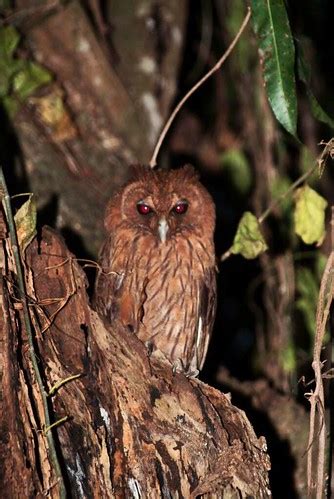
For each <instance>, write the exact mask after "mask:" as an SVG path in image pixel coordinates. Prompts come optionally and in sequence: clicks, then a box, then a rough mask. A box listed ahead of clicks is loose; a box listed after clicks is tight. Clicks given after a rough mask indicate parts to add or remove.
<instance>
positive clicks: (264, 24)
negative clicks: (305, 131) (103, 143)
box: [252, 0, 297, 137]
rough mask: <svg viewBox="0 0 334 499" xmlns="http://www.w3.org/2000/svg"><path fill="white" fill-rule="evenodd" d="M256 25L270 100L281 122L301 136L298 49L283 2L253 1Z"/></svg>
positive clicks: (294, 133)
mask: <svg viewBox="0 0 334 499" xmlns="http://www.w3.org/2000/svg"><path fill="white" fill-rule="evenodd" d="M252 9H253V25H254V29H255V32H256V34H257V35H258V44H259V53H260V58H261V60H262V62H263V77H264V81H265V83H266V88H267V93H268V98H269V101H270V105H271V107H272V110H273V112H274V114H275V116H276V118H277V120H278V121H279V122H280V123H281V125H283V127H284V128H285V129H286V130H287V131H288V132H290V133H291V134H292V135H293V136H294V137H296V136H297V98H296V82H295V74H294V64H295V48H294V44H293V40H292V35H291V30H290V25H289V19H288V16H287V13H286V9H285V5H284V2H283V0H267V1H264V0H253V1H252Z"/></svg>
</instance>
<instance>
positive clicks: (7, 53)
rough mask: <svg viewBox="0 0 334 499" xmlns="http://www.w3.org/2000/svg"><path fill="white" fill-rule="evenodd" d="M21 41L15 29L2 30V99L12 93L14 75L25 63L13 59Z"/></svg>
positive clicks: (0, 73) (0, 64)
mask: <svg viewBox="0 0 334 499" xmlns="http://www.w3.org/2000/svg"><path fill="white" fill-rule="evenodd" d="M19 41H20V35H19V34H18V32H17V31H16V29H15V28H13V27H12V26H6V27H5V28H0V97H4V96H5V95H7V94H8V93H9V92H10V86H11V81H12V78H13V75H14V74H15V73H16V72H17V71H19V69H20V68H21V67H22V63H23V61H21V60H19V59H14V58H13V54H14V51H15V49H16V47H17V44H18V43H19Z"/></svg>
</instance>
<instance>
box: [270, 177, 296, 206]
mask: <svg viewBox="0 0 334 499" xmlns="http://www.w3.org/2000/svg"><path fill="white" fill-rule="evenodd" d="M291 184H292V182H291V180H290V179H289V177H288V176H286V175H277V177H276V178H275V179H273V181H272V182H271V185H270V193H271V195H272V198H273V199H275V200H277V199H279V198H280V197H281V196H283V195H284V194H285V193H286V192H287V191H288V189H289V188H290V187H291ZM291 204H292V201H291V195H290V196H285V197H283V198H282V199H281V200H280V206H281V208H282V210H283V211H284V212H286V211H289V210H290V209H291Z"/></svg>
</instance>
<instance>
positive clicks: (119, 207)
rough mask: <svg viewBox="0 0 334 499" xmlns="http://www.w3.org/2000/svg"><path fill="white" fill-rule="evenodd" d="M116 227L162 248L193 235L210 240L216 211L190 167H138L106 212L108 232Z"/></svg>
mask: <svg viewBox="0 0 334 499" xmlns="http://www.w3.org/2000/svg"><path fill="white" fill-rule="evenodd" d="M119 223H122V224H127V226H128V227H129V226H131V227H136V228H138V229H140V230H141V231H144V232H145V233H150V234H151V235H153V236H154V237H155V238H156V239H157V241H158V242H159V243H161V244H165V243H166V242H168V240H170V239H172V238H175V237H176V236H178V235H182V236H187V234H190V233H191V234H193V233H194V232H195V233H197V234H198V235H199V236H201V237H203V236H204V237H205V236H208V237H210V238H212V235H213V231H214V225H215V207H214V203H213V201H212V198H211V196H210V194H209V193H208V191H207V190H206V189H205V187H204V186H203V185H202V184H201V183H200V181H199V179H198V175H197V173H196V172H195V170H194V168H193V167H192V166H189V165H186V166H184V167H183V168H180V169H179V170H152V169H151V168H149V167H144V166H138V167H135V172H134V175H133V177H132V179H131V180H130V181H129V182H128V183H127V184H126V185H125V186H124V187H123V188H122V189H121V190H120V191H119V192H118V193H117V194H116V195H115V196H114V197H113V198H112V200H111V202H110V203H109V206H108V208H107V213H106V219H105V226H106V228H107V230H108V232H111V231H113V230H114V229H115V228H116V227H117V226H118V224H119Z"/></svg>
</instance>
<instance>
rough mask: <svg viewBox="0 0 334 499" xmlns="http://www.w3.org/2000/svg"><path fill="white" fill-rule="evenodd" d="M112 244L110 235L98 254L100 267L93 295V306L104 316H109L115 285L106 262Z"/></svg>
mask: <svg viewBox="0 0 334 499" xmlns="http://www.w3.org/2000/svg"><path fill="white" fill-rule="evenodd" d="M113 246H114V241H113V236H112V235H110V236H109V238H108V239H107V240H106V241H105V243H104V245H103V246H102V249H101V251H100V254H99V264H100V268H99V270H98V273H97V275H96V280H95V288H94V295H93V307H94V308H95V310H96V311H97V312H99V313H100V314H101V315H103V316H104V317H109V314H110V308H111V305H112V303H111V302H112V297H113V296H114V288H115V286H116V282H115V281H116V280H115V276H114V274H113V273H112V272H110V271H109V269H108V262H110V261H111V255H112V253H113Z"/></svg>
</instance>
